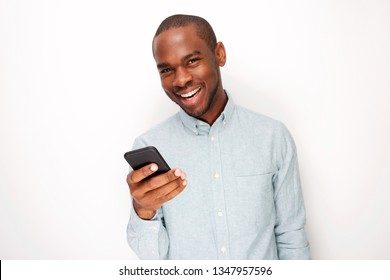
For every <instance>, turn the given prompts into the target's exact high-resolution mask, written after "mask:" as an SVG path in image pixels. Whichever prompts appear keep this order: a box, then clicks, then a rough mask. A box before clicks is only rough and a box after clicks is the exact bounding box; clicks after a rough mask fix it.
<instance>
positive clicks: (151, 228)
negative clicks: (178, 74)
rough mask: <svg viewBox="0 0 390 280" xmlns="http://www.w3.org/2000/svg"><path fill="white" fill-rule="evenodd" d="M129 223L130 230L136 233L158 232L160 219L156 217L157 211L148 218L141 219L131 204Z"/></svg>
mask: <svg viewBox="0 0 390 280" xmlns="http://www.w3.org/2000/svg"><path fill="white" fill-rule="evenodd" d="M129 225H130V226H131V228H132V231H133V232H134V233H136V234H146V233H158V232H159V229H160V226H161V221H160V220H159V219H158V214H157V212H156V214H155V215H154V217H153V218H152V219H150V220H144V219H141V218H140V217H139V216H138V214H137V212H135V209H134V206H132V207H131V213H130V221H129Z"/></svg>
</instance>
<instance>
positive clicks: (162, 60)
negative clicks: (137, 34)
mask: <svg viewBox="0 0 390 280" xmlns="http://www.w3.org/2000/svg"><path fill="white" fill-rule="evenodd" d="M221 49H222V51H221ZM153 54H154V58H155V60H156V64H157V68H158V71H159V73H160V78H161V85H162V87H163V89H164V91H165V93H166V94H167V95H168V97H169V98H170V99H171V100H172V101H173V102H175V103H176V104H178V105H179V106H180V107H181V108H182V109H183V110H184V111H185V112H187V114H189V115H191V116H193V117H195V118H198V119H202V120H206V121H209V120H211V122H213V121H214V119H215V118H216V117H217V116H216V114H218V115H219V114H220V111H221V110H222V109H223V108H220V103H221V101H220V100H222V99H223V97H220V96H221V95H224V92H223V89H222V83H221V78H220V71H219V66H223V65H224V63H225V50H224V47H223V45H222V43H219V44H218V45H217V47H216V50H211V49H210V47H209V46H208V45H207V44H206V42H205V41H204V40H203V39H201V38H199V37H198V36H197V34H196V29H195V27H194V26H193V25H189V26H186V27H180V28H172V29H169V30H167V31H164V32H162V33H161V34H160V35H158V36H157V37H156V38H155V39H154V42H153ZM223 106H224V104H223Z"/></svg>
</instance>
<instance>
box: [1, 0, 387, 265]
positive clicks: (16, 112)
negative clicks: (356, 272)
mask: <svg viewBox="0 0 390 280" xmlns="http://www.w3.org/2000/svg"><path fill="white" fill-rule="evenodd" d="M174 13H189V14H196V15H200V16H203V17H205V18H206V19H207V20H208V21H209V22H210V23H211V25H212V26H213V27H214V29H215V32H216V34H217V38H218V40H220V41H222V42H224V44H225V47H226V49H227V56H228V60H227V64H226V66H225V67H224V68H222V75H223V84H224V87H225V88H226V89H227V90H229V91H230V92H231V94H232V96H233V98H234V100H235V102H236V103H238V104H240V105H243V106H245V107H248V108H250V109H253V110H255V111H257V112H260V113H263V114H266V115H268V116H271V117H273V118H276V119H279V120H281V121H283V122H284V123H285V124H286V125H287V127H288V128H289V129H290V131H291V133H292V134H293V136H294V138H295V141H296V144H297V147H298V156H299V162H300V169H301V177H302V183H303V192H304V197H305V201H306V210H307V233H308V237H309V241H310V243H311V250H312V257H313V258H314V259H390V238H389V236H390V224H389V223H390V222H389V221H390V203H389V202H390V201H389V198H390V189H389V187H390V183H389V180H388V175H389V174H390V148H389V143H390V110H389V107H390V106H389V105H390V51H389V50H390V17H389V14H390V2H389V1H386V0H383V1H380V0H367V1H363V0H360V1H359V0H358V1H352V0H350V1H347V0H339V1H336V0H329V1H325V0H324V1H309V0H307V1H303V0H301V1H288V0H278V1H245V0H240V1H231V2H228V1H210V0H206V1H204V0H198V1H171V0H165V1H151V0H149V1H125V0H122V1H119V0H110V1H108V0H107V1H92V0H91V1H88V0H77V1H76V0H68V1H49V0H47V1H44V0H39V1H38V0H37V1H27V0H26V1H23V0H0V259H132V258H136V256H135V255H134V253H132V251H131V250H130V249H129V247H128V245H127V243H126V234H125V230H126V225H127V220H128V215H129V206H130V199H129V191H128V189H127V185H126V182H125V178H126V175H127V172H128V165H127V163H126V162H125V160H124V159H123V154H124V153H125V152H126V151H128V150H129V149H130V148H131V146H132V142H133V140H134V138H135V137H136V136H137V135H138V134H139V133H141V132H143V131H145V130H146V129H148V128H149V127H151V126H152V125H154V124H156V123H157V122H159V121H161V120H163V119H165V118H166V117H168V116H170V115H172V114H173V113H175V112H176V111H177V108H176V106H175V105H174V104H171V101H170V100H169V99H168V98H167V97H166V96H165V94H164V93H163V91H162V90H161V87H160V82H159V77H158V74H157V70H156V67H155V64H154V61H153V57H152V53H151V40H152V37H153V35H154V32H155V30H156V28H157V26H158V24H159V23H160V22H161V21H162V20H163V19H164V18H165V17H167V16H169V15H171V14H174Z"/></svg>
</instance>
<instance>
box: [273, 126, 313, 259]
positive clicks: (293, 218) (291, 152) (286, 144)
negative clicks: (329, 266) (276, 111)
mask: <svg viewBox="0 0 390 280" xmlns="http://www.w3.org/2000/svg"><path fill="white" fill-rule="evenodd" d="M280 132H281V134H280V135H279V136H280V138H279V140H280V141H281V142H280V143H281V150H280V154H279V155H278V158H279V159H280V161H279V166H278V173H277V174H276V176H275V177H274V200H275V208H276V224H275V237H276V245H277V249H278V257H279V259H310V251H309V243H308V241H307V238H306V233H305V229H304V226H305V223H306V215H305V206H304V201H303V195H302V190H301V183H300V178H299V170H298V160H297V153H296V148H295V144H294V141H293V138H292V137H291V135H290V133H289V132H288V130H287V128H286V127H285V126H284V125H283V126H282V129H281V131H280Z"/></svg>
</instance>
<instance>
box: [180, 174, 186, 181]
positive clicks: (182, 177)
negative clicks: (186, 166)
mask: <svg viewBox="0 0 390 280" xmlns="http://www.w3.org/2000/svg"><path fill="white" fill-rule="evenodd" d="M180 178H181V179H182V180H184V179H186V178H187V175H186V174H185V173H184V172H182V173H181V175H180Z"/></svg>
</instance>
